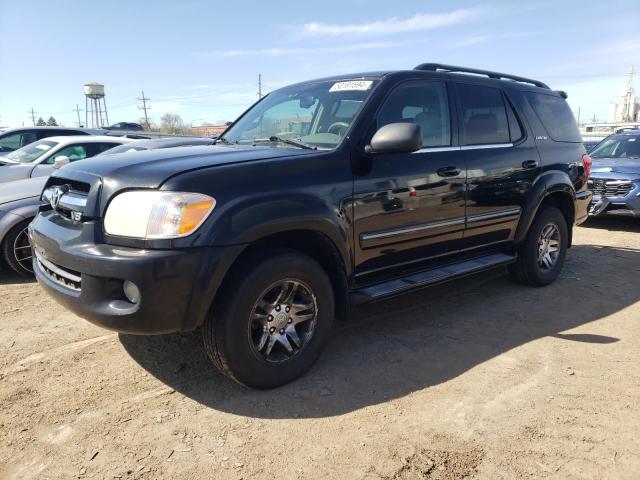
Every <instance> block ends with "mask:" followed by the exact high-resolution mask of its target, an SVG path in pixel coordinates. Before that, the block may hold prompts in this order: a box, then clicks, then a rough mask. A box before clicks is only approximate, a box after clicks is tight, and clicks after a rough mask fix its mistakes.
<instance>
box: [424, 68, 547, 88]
mask: <svg viewBox="0 0 640 480" xmlns="http://www.w3.org/2000/svg"><path fill="white" fill-rule="evenodd" d="M414 70H426V71H431V72H438V71H441V72H449V73H473V74H475V75H486V76H487V77H489V78H496V79H498V80H503V79H506V80H513V81H515V82H522V83H530V84H531V85H535V86H536V87H540V88H547V89H548V88H549V86H548V85H547V84H546V83H542V82H540V81H538V80H532V79H531V78H525V77H518V76H516V75H509V74H507V73H499V72H491V71H489V70H479V69H477V68H467V67H456V66H455V65H443V64H441V63H421V64H420V65H418V66H417V67H415V68H414Z"/></svg>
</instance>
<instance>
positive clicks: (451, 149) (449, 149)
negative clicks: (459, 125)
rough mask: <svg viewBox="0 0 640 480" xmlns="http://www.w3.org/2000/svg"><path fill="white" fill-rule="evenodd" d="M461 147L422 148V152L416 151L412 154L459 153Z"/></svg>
mask: <svg viewBox="0 0 640 480" xmlns="http://www.w3.org/2000/svg"><path fill="white" fill-rule="evenodd" d="M460 149H461V147H422V148H421V149H420V150H416V151H415V152H411V153H429V152H433V153H438V152H459V151H460Z"/></svg>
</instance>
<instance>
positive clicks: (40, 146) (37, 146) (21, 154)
mask: <svg viewBox="0 0 640 480" xmlns="http://www.w3.org/2000/svg"><path fill="white" fill-rule="evenodd" d="M56 145H58V142H54V141H51V140H40V141H39V142H34V143H30V144H29V145H27V146H24V147H22V148H19V149H18V150H14V151H13V152H11V153H7V154H6V155H5V156H4V158H5V159H8V160H10V161H13V162H18V163H31V162H35V161H36V160H37V159H38V158H40V157H41V156H42V155H44V154H45V153H47V152H48V151H49V150H51V149H52V148H53V147H55V146H56Z"/></svg>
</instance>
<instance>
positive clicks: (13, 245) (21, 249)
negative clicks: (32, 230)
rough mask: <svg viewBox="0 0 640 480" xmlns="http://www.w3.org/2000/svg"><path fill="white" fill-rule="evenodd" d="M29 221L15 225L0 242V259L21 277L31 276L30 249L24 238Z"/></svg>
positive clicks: (26, 238)
mask: <svg viewBox="0 0 640 480" xmlns="http://www.w3.org/2000/svg"><path fill="white" fill-rule="evenodd" d="M31 220H33V219H31V218H30V219H28V220H24V221H22V222H20V223H18V224H17V225H15V226H14V227H13V228H12V229H11V230H9V232H8V233H7V234H6V235H5V237H4V240H3V242H2V257H3V259H4V261H5V263H6V264H7V265H8V266H9V267H10V268H11V269H12V270H13V271H14V272H16V273H17V274H18V275H21V276H23V277H32V276H33V267H32V264H31V249H30V248H26V247H28V246H29V243H28V241H29V238H28V237H25V234H26V229H27V227H28V226H29V224H30V223H31Z"/></svg>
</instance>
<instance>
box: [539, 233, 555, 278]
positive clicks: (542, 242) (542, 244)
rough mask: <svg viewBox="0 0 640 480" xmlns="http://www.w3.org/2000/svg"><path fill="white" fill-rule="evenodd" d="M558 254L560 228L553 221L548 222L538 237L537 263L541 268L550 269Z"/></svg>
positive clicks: (553, 265)
mask: <svg viewBox="0 0 640 480" xmlns="http://www.w3.org/2000/svg"><path fill="white" fill-rule="evenodd" d="M559 255H560V229H559V228H558V226H557V225H556V224H555V223H548V224H547V225H545V226H544V228H543V229H542V232H541V233H540V237H539V238H538V265H539V266H540V268H542V269H543V270H551V269H553V267H555V265H556V263H557V262H558V256H559Z"/></svg>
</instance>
